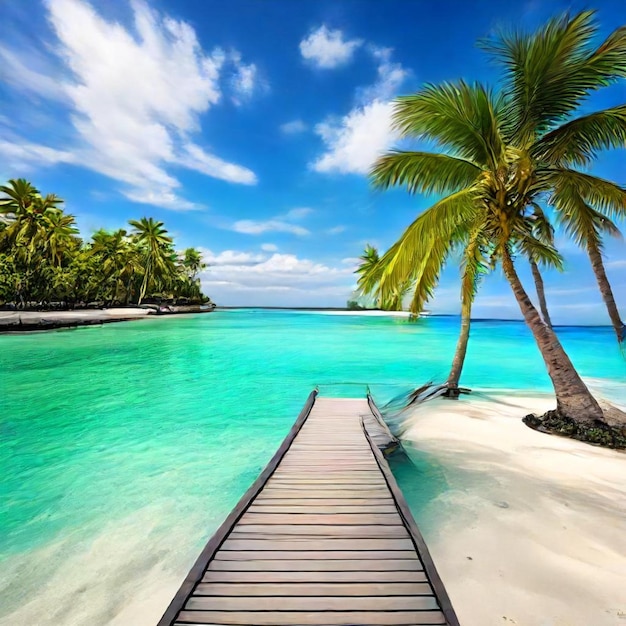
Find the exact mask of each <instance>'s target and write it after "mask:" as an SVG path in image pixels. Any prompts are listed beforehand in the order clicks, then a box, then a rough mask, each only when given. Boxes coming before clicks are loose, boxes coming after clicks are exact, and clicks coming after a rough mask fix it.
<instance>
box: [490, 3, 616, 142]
mask: <svg viewBox="0 0 626 626" xmlns="http://www.w3.org/2000/svg"><path fill="white" fill-rule="evenodd" d="M594 15H595V13H594V11H582V12H580V13H578V14H576V15H574V16H570V15H569V14H565V15H563V16H561V17H558V18H555V19H552V20H550V21H549V22H548V23H547V24H546V25H545V26H543V27H542V28H541V29H540V30H539V31H537V32H536V33H534V34H532V35H528V34H524V33H520V32H514V33H511V34H509V33H500V34H499V35H497V36H496V37H494V38H491V39H489V40H483V41H482V46H483V47H484V48H485V49H487V50H488V51H490V52H491V53H493V54H494V55H495V58H496V60H497V61H499V62H500V63H501V64H503V65H504V68H505V72H506V80H507V83H508V90H509V92H510V101H511V104H512V107H513V111H512V113H513V118H514V120H515V122H514V124H513V125H512V127H511V128H510V129H509V137H510V138H513V139H514V140H515V141H516V143H518V144H521V145H530V144H531V143H532V142H533V141H534V139H535V137H536V136H537V135H541V134H542V133H544V132H547V131H549V130H550V129H551V128H552V127H553V126H554V124H556V123H560V122H562V121H563V120H564V119H565V118H566V117H567V116H568V115H570V114H571V113H572V111H574V110H575V109H576V108H577V107H578V106H579V105H580V103H581V102H582V101H583V100H584V99H585V98H586V97H587V96H588V94H589V93H590V92H591V91H594V90H596V89H599V88H600V87H603V86H606V85H608V84H610V83H612V82H614V81H615V80H617V79H618V78H619V77H623V76H625V75H626V28H620V29H618V30H616V31H614V32H613V33H612V34H611V35H610V36H609V38H608V39H607V40H606V41H605V42H604V43H603V44H602V45H601V46H600V47H598V48H597V49H594V48H593V47H592V41H593V38H594V36H595V35H596V33H597V31H598V26H597V24H596V22H595V20H594Z"/></svg>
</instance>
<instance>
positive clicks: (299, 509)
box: [248, 500, 398, 516]
mask: <svg viewBox="0 0 626 626" xmlns="http://www.w3.org/2000/svg"><path fill="white" fill-rule="evenodd" d="M266 502H267V501H266ZM287 502H289V500H288V501H287ZM397 512H398V510H397V509H396V507H395V505H393V504H377V505H362V506H358V505H353V506H350V505H345V504H335V505H332V504H329V505H320V504H295V505H290V504H285V501H284V500H283V501H281V502H280V503H278V504H253V505H252V506H251V507H250V508H249V509H248V513H283V514H287V515H289V514H294V515H329V516H334V515H340V514H343V513H348V514H356V513H374V514H378V513H396V514H397Z"/></svg>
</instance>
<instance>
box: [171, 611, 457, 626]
mask: <svg viewBox="0 0 626 626" xmlns="http://www.w3.org/2000/svg"><path fill="white" fill-rule="evenodd" d="M445 623H446V621H445V618H444V617H443V614H442V613H441V612H440V611H393V612H388V611H323V612H308V613H303V612H289V611H280V612H272V611H258V612H257V611H181V613H180V616H179V618H178V620H177V621H176V624H175V625H174V626H186V625H187V624H202V625H206V626H212V625H214V624H224V625H227V626H240V625H242V626H250V624H255V625H256V626H341V625H346V624H360V625H361V626H388V625H393V626H439V625H440V624H444V625H445Z"/></svg>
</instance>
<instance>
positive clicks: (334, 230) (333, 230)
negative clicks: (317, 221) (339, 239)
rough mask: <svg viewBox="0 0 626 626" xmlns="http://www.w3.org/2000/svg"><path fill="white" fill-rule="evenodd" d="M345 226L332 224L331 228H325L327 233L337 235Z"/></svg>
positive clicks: (343, 230)
mask: <svg viewBox="0 0 626 626" xmlns="http://www.w3.org/2000/svg"><path fill="white" fill-rule="evenodd" d="M345 230H346V227H345V226H333V227H332V228H328V229H326V234H327V235H339V234H340V233H343V232H345Z"/></svg>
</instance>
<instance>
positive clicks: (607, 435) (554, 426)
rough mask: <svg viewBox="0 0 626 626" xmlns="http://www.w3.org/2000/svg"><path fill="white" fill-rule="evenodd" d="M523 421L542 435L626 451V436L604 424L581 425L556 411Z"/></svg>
mask: <svg viewBox="0 0 626 626" xmlns="http://www.w3.org/2000/svg"><path fill="white" fill-rule="evenodd" d="M522 421H523V422H524V424H526V426H528V427H529V428H532V429H534V430H537V431H539V432H540V433H547V434H549V435H560V436H561V437H570V438H571V439H578V440H579V441H584V442H585V443H590V444H593V445H595V446H602V447H603V448H613V449H617V450H624V449H626V436H624V434H623V433H622V432H620V430H619V429H617V428H614V427H612V426H609V425H608V424H605V423H603V422H598V421H596V422H594V423H593V424H590V425H586V424H580V423H579V422H576V421H574V420H573V419H571V418H570V417H566V416H565V415H561V414H560V413H559V412H558V411H556V410H553V411H548V412H547V413H544V414H543V415H542V416H541V417H537V416H536V415H527V416H526V417H524V418H523V419H522Z"/></svg>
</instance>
